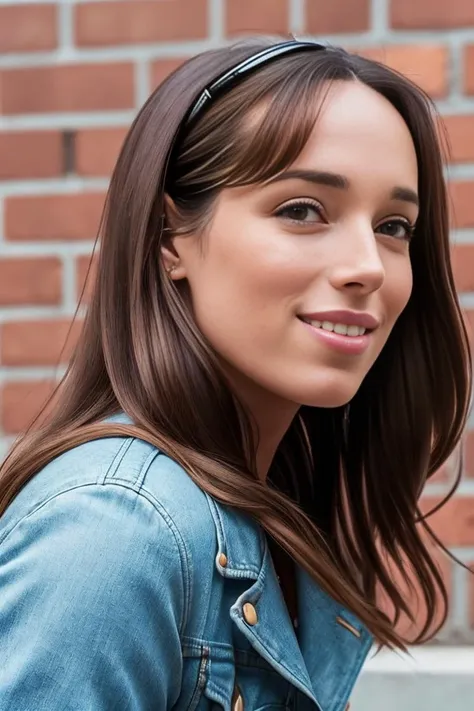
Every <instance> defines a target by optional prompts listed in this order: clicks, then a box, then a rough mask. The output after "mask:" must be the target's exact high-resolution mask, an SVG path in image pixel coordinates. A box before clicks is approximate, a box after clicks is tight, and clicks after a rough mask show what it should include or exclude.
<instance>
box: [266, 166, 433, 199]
mask: <svg viewBox="0 0 474 711" xmlns="http://www.w3.org/2000/svg"><path fill="white" fill-rule="evenodd" d="M283 180H304V181H306V182H307V183H315V184H316V185H326V186H328V187H330V188H337V189H338V190H348V189H349V188H350V181H349V178H347V177H346V176H345V175H341V174H340V173H330V172H328V171H324V170H323V171H321V170H286V171H284V172H282V173H278V175H275V176H274V177H273V178H270V180H268V181H267V183H266V184H267V185H271V184H273V183H278V182H281V181H283ZM390 199H391V200H400V201H402V202H409V203H412V204H413V205H416V206H417V207H419V205H420V201H419V198H418V195H417V194H416V192H415V191H414V190H412V189H411V188H406V187H401V186H397V187H395V188H393V190H392V192H391V193H390Z"/></svg>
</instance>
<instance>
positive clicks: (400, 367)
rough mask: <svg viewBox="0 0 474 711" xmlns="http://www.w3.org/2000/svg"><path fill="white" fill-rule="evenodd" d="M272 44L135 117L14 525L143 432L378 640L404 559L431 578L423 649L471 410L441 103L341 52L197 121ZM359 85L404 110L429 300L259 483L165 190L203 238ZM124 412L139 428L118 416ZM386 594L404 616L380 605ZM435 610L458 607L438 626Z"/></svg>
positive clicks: (192, 68)
mask: <svg viewBox="0 0 474 711" xmlns="http://www.w3.org/2000/svg"><path fill="white" fill-rule="evenodd" d="M274 41H275V40H274V39H269V38H253V39H251V40H248V41H246V42H240V43H237V44H235V45H233V46H231V47H226V48H221V49H217V50H213V51H209V52H206V53H203V54H201V55H198V56H196V57H194V58H193V59H191V60H189V61H188V62H186V63H185V64H184V65H182V66H181V67H180V68H179V69H177V70H176V71H175V72H174V73H173V74H172V75H170V76H169V77H168V78H167V79H166V80H165V81H164V83H163V84H161V86H159V87H158V88H157V89H156V91H155V92H154V93H153V94H152V96H151V97H150V98H149V100H148V101H147V103H146V104H145V106H144V107H143V108H142V110H141V111H140V113H139V115H138V116H137V118H136V120H135V121H134V123H133V125H132V127H131V129H130V132H129V134H128V136H127V138H126V140H125V144H124V146H123V149H122V151H121V154H120V157H119V159H118V162H117V165H116V168H115V170H114V173H113V176H112V181H111V185H110V189H109V193H108V197H107V202H106V207H105V212H104V218H103V222H102V227H101V231H100V237H101V249H100V259H99V263H98V274H97V278H96V280H95V284H94V291H93V295H92V298H91V301H90V305H89V307H88V312H87V316H86V319H85V324H84V328H83V331H82V335H81V338H80V341H79V343H78V345H77V348H76V350H75V352H74V354H73V356H72V359H71V361H70V365H69V368H68V371H67V373H66V375H65V377H64V379H63V381H62V382H61V384H60V386H59V389H58V391H57V393H56V398H55V405H54V408H53V410H52V413H51V414H50V415H49V416H48V417H47V419H46V421H44V422H43V423H42V424H41V425H40V426H39V427H37V428H36V429H35V430H31V431H30V432H29V433H28V434H27V435H26V436H25V437H24V438H23V439H22V440H21V441H20V442H19V443H18V444H16V446H15V447H14V448H13V450H12V452H11V453H10V455H9V456H8V458H7V459H6V461H5V463H4V464H3V466H2V468H1V480H0V514H1V513H3V512H4V510H5V509H6V507H7V506H8V504H9V503H10V502H11V500H12V499H13V497H14V496H15V495H16V494H17V493H18V491H19V490H20V489H21V487H22V486H23V485H24V484H25V483H26V482H27V481H28V480H29V479H30V478H31V477H33V476H34V475H35V473H37V472H38V471H39V470H40V469H41V468H42V467H44V466H45V465H46V464H47V463H48V462H49V461H50V460H51V459H53V458H54V457H56V456H57V455H59V454H60V453H61V452H64V451H65V450H67V449H70V448H72V447H75V446H77V445H79V444H81V443H83V442H85V441H87V440H91V439H97V438H100V437H108V436H113V435H130V436H137V437H139V438H142V439H144V440H147V441H149V442H151V443H152V444H154V445H156V446H157V447H159V448H160V449H161V450H163V451H164V452H165V453H167V454H169V455H170V456H171V457H173V458H174V459H175V460H177V461H178V462H179V463H180V464H181V465H182V466H183V467H185V469H186V470H187V471H188V472H189V475H190V476H191V477H192V479H193V480H194V481H195V482H196V483H197V485H198V486H199V487H201V488H202V489H203V490H205V491H206V492H208V493H209V494H210V495H212V496H214V497H215V498H216V499H218V500H219V501H221V502H223V503H225V504H228V505H230V506H233V507H236V508H238V509H240V510H241V511H244V512H246V513H248V514H250V515H251V516H253V517H254V518H255V519H256V520H257V521H258V522H259V523H260V524H261V525H262V527H263V528H264V529H265V530H266V531H267V532H268V533H269V534H270V535H271V536H272V537H273V538H274V539H276V541H277V542H279V543H280V544H281V546H283V548H284V549H286V551H287V552H288V553H289V554H290V555H291V556H292V557H293V558H294V559H295V560H296V561H297V562H298V563H299V564H300V565H301V566H302V567H303V568H305V569H306V570H307V571H308V573H309V574H310V575H311V576H312V577H313V579H314V580H315V581H317V582H318V583H319V584H320V585H321V586H322V587H323V588H324V589H325V590H326V591H327V592H328V593H329V594H330V595H331V596H332V597H334V598H335V599H336V600H338V601H339V602H340V603H341V604H343V605H345V606H347V607H348V608H349V609H351V610H352V611H353V612H354V613H355V614H356V615H358V617H359V618H360V619H361V620H362V622H364V623H365V624H366V625H367V626H368V628H369V629H370V630H371V631H372V632H373V634H374V635H375V637H376V639H377V640H378V641H379V642H380V643H382V644H388V645H395V646H403V645H404V642H405V639H404V638H403V637H402V636H401V634H400V633H399V632H398V631H397V629H396V621H397V619H398V617H399V615H400V614H401V613H404V614H407V615H409V616H410V615H411V616H412V619H413V617H414V610H412V609H411V608H410V607H409V605H408V604H407V602H406V600H405V599H404V597H403V595H402V594H401V592H400V590H399V588H398V586H397V585H396V583H395V582H394V579H393V576H392V573H391V571H392V570H393V567H395V568H398V569H399V571H400V573H401V575H402V577H404V576H405V575H406V573H405V571H406V569H407V566H408V567H410V568H412V569H413V571H414V575H415V578H416V580H417V582H418V583H419V588H420V591H421V596H422V600H423V601H424V603H425V606H426V610H427V615H426V620H425V624H423V625H422V629H421V631H420V633H419V635H418V637H417V640H416V641H423V640H425V639H427V638H429V636H430V635H431V634H432V633H433V632H434V631H436V630H437V629H438V628H439V626H440V624H441V622H443V621H444V618H445V614H446V613H445V608H446V601H447V600H446V591H445V588H444V586H443V581H442V578H441V576H440V574H439V571H438V569H437V567H436V565H435V563H434V562H433V560H432V558H431V555H430V553H429V551H428V549H427V547H426V536H425V532H426V530H429V529H428V527H427V524H426V522H425V521H423V520H422V521H421V527H420V526H419V525H417V522H418V521H419V519H420V514H419V509H418V499H419V496H420V493H421V491H422V489H423V485H424V484H425V482H426V480H427V478H428V477H429V476H430V475H431V474H432V473H433V472H434V471H436V470H437V469H438V468H439V467H440V466H441V465H442V464H443V462H444V461H445V460H446V459H447V458H448V457H449V455H450V454H451V453H452V451H453V449H454V448H455V446H456V444H457V443H458V441H459V438H460V436H461V433H462V430H463V427H464V424H465V421H466V416H467V410H468V404H469V400H470V372H471V371H470V354H469V347H468V341H467V337H466V332H465V329H464V325H463V320H462V317H461V313H460V310H459V306H458V302H457V299H456V294H455V287H454V282H453V275H452V271H451V266H450V255H449V236H448V233H449V228H448V209H447V199H446V190H445V184H444V180H443V161H442V155H441V151H440V147H439V140H438V137H437V130H436V125H435V120H434V118H433V117H434V109H433V106H432V104H431V103H430V100H429V99H428V98H427V97H426V96H425V95H424V94H423V93H422V92H421V90H420V89H418V88H417V87H416V86H415V85H413V84H412V83H410V82H409V81H408V80H407V79H405V78H403V77H402V76H400V75H398V74H397V73H395V72H393V71H391V70H389V69H388V68H386V67H384V66H383V65H381V64H378V63H376V62H373V61H369V60H367V59H364V58H362V57H359V56H356V55H353V54H350V53H347V52H346V51H344V50H342V49H339V48H333V47H331V48H328V49H327V50H324V51H319V52H304V53H303V52H302V53H295V54H292V55H290V56H287V57H284V58H280V59H279V60H277V61H275V62H273V63H270V64H268V65H266V66H264V67H262V68H260V69H259V70H258V71H257V72H255V73H254V74H253V75H251V76H249V77H248V78H246V79H245V80H243V81H241V83H240V84H239V85H237V86H235V87H234V88H233V89H232V90H231V91H229V92H227V93H225V94H224V95H223V96H221V97H219V98H218V99H216V100H215V102H214V103H213V104H212V105H211V106H210V108H209V109H208V110H207V111H206V112H205V114H204V116H202V117H201V118H200V119H198V120H197V122H196V123H195V124H193V125H192V126H191V127H190V128H189V129H188V128H186V127H185V128H184V129H183V126H182V124H183V119H184V118H185V117H186V115H187V113H188V111H189V108H190V106H191V104H192V103H193V100H194V99H195V98H196V97H197V95H199V94H200V93H201V91H202V90H203V89H204V87H205V86H206V85H207V84H209V83H210V82H211V81H212V80H213V79H214V78H216V77H217V76H218V75H219V74H220V73H221V72H222V71H224V70H225V69H227V68H230V67H231V66H233V65H235V64H236V63H238V62H240V61H242V60H243V59H245V58H246V57H248V56H250V55H251V54H253V53H254V52H256V51H258V50H260V49H263V48H264V47H265V46H268V45H269V44H271V43H272V42H274ZM354 80H357V81H359V82H363V83H364V84H366V85H368V86H369V87H372V88H373V89H374V90H375V91H377V92H379V93H380V94H381V95H383V96H384V97H386V99H387V100H388V101H390V102H391V104H392V105H393V106H394V107H395V108H396V109H397V111H398V112H399V113H400V114H401V116H402V117H403V119H404V120H405V122H406V124H407V126H408V128H409V130H410V132H411V135H412V138H413V142H414V145H415V149H416V153H417V157H418V165H419V194H420V202H421V212H420V216H419V220H418V226H417V229H416V235H415V237H414V239H413V241H412V245H411V262H412V268H413V278H414V286H413V292H412V295H411V298H410V301H409V303H408V305H407V307H406V309H405V310H404V312H403V313H402V315H401V316H400V318H399V320H398V322H397V324H396V326H395V328H394V329H393V332H392V333H391V335H390V337H389V340H388V342H387V344H386V346H385V348H384V349H383V351H382V353H381V355H380V357H379V358H378V360H377V362H376V363H375V365H374V366H373V368H372V369H371V371H370V372H369V374H368V375H367V377H366V378H365V380H364V382H363V383H362V385H361V387H360V389H359V391H358V392H357V394H356V396H355V397H354V398H353V400H352V401H351V402H350V404H349V405H348V406H347V407H342V408H335V409H323V408H316V407H306V406H304V407H302V408H301V409H300V412H299V415H298V416H297V417H296V418H295V420H294V422H293V424H292V425H291V427H290V429H289V431H288V432H287V434H286V436H285V437H284V440H283V441H282V443H281V446H280V447H279V450H278V452H277V454H276V457H275V460H274V462H273V465H272V469H271V471H270V475H269V481H268V482H266V483H262V482H260V481H259V480H258V479H257V477H256V473H255V463H254V461H255V457H254V452H255V442H254V438H253V434H252V424H251V422H250V421H249V417H248V416H247V414H246V413H245V411H244V409H243V407H242V406H241V405H239V403H238V401H237V399H236V397H235V396H234V394H233V393H231V392H230V390H229V387H228V385H227V382H226V380H225V379H224V377H223V375H222V374H221V372H220V369H219V366H218V361H217V358H216V354H215V353H214V352H213V350H212V348H211V347H210V345H209V344H208V343H207V342H206V340H205V338H204V337H203V335H202V334H201V333H200V332H199V331H198V329H197V327H196V325H195V323H194V321H193V316H192V313H191V310H190V309H189V308H188V305H187V304H188V301H187V298H186V294H185V293H184V292H183V290H182V289H178V288H176V286H175V285H174V283H173V282H171V281H170V280H169V279H168V278H167V276H166V274H165V273H164V269H163V266H162V263H161V259H160V246H161V245H162V244H163V239H165V237H166V235H167V234H168V233H167V232H165V231H164V221H163V215H164V198H165V194H169V195H170V196H171V197H172V198H173V200H174V202H175V204H176V205H177V208H178V212H179V215H180V217H181V219H182V225H183V229H188V228H189V229H190V230H196V229H200V228H202V227H203V226H204V225H205V223H206V221H207V220H209V218H210V216H211V212H212V206H213V202H214V200H215V198H216V195H217V194H218V192H219V190H221V189H222V188H223V187H227V186H237V185H244V184H252V183H257V182H259V181H263V180H266V179H267V178H269V177H271V176H272V175H274V174H275V173H277V172H279V171H281V170H283V169H284V168H285V167H287V166H288V165H289V164H291V163H292V162H293V161H294V160H295V159H296V157H297V156H298V154H299V153H300V151H301V150H302V148H303V146H304V145H305V143H306V141H307V139H308V137H309V135H310V132H311V130H312V128H313V126H314V122H315V121H316V120H317V107H316V104H317V103H318V102H315V96H316V94H317V93H319V94H320V95H321V94H322V93H323V92H324V91H325V87H327V86H328V82H332V81H354ZM256 107H260V108H261V111H258V112H253V114H252V120H251V121H249V112H251V111H252V110H253V109H255V108H256ZM381 160H383V157H381ZM117 411H124V412H126V413H127V414H128V415H129V416H130V417H131V418H132V420H133V421H134V423H135V424H134V426H132V425H130V426H128V425H119V424H112V423H110V422H108V423H104V422H101V421H103V420H104V418H106V417H108V416H109V415H111V414H113V413H115V412H117ZM295 479H296V480H297V487H296V488H298V489H299V491H300V494H299V498H298V497H297V496H296V493H295V491H294V490H293V487H292V485H291V484H290V482H291V481H292V480H293V481H294V480H295ZM380 589H381V590H382V591H383V593H384V595H385V597H386V598H388V599H389V601H391V604H392V607H393V610H394V615H393V616H392V618H389V616H388V615H387V614H386V613H385V612H384V611H383V610H382V609H381V608H380V605H379V602H378V596H377V590H380ZM438 603H439V604H440V605H441V607H442V613H443V614H442V615H441V620H440V621H438V623H437V624H435V622H436V619H435V610H436V607H437V605H438ZM437 619H439V618H437Z"/></svg>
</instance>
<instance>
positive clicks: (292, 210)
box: [276, 202, 321, 224]
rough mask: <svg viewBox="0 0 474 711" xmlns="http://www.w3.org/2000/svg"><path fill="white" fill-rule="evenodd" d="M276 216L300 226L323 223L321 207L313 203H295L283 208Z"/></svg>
mask: <svg viewBox="0 0 474 711" xmlns="http://www.w3.org/2000/svg"><path fill="white" fill-rule="evenodd" d="M276 216H277V217H283V218H284V219H287V220H290V221H291V222H297V223H300V224H310V223H312V222H321V207H320V206H319V205H318V204H317V203H313V202H293V203H290V204H288V205H284V206H283V207H281V208H280V209H279V210H278V211H277V212H276Z"/></svg>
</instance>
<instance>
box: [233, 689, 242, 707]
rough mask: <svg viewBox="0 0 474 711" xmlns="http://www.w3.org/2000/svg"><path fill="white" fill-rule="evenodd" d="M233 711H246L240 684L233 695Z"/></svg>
mask: <svg viewBox="0 0 474 711" xmlns="http://www.w3.org/2000/svg"><path fill="white" fill-rule="evenodd" d="M232 711H244V700H243V698H242V694H241V693H240V690H239V687H238V686H236V687H235V689H234V694H233V696H232Z"/></svg>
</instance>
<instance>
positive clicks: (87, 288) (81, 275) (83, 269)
mask: <svg viewBox="0 0 474 711" xmlns="http://www.w3.org/2000/svg"><path fill="white" fill-rule="evenodd" d="M89 267H90V271H89ZM96 269H97V255H94V257H93V258H92V262H91V257H90V256H84V257H78V258H77V262H76V282H77V300H78V301H79V299H81V296H82V299H81V303H83V304H87V303H88V302H89V300H90V297H91V293H92V287H93V284H94V278H95V274H96ZM83 291H84V293H83Z"/></svg>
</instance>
